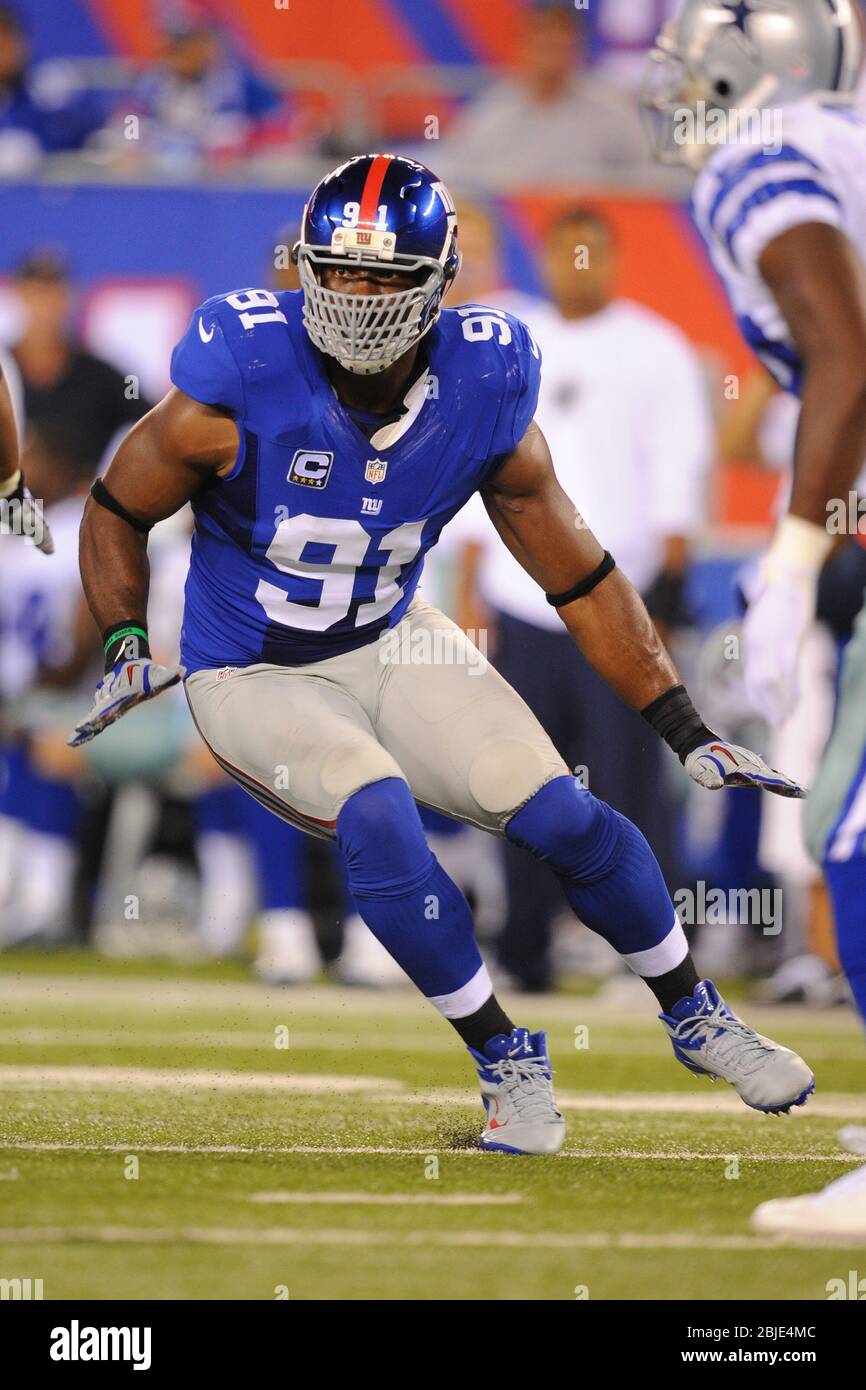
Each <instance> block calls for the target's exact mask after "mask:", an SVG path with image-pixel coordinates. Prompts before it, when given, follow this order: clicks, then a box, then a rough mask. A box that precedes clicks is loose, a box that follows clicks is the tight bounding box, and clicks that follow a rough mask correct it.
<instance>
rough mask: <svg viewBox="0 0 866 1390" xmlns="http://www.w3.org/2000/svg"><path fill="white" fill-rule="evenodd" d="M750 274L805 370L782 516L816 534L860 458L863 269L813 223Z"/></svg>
mask: <svg viewBox="0 0 866 1390" xmlns="http://www.w3.org/2000/svg"><path fill="white" fill-rule="evenodd" d="M758 268H759V270H760V272H761V275H762V276H763V278H764V280H765V281H766V283H767V285H768V286H769V288H770V289H771V290H772V292H773V295H774V297H775V299H776V302H777V303H778V305H779V308H780V309H781V311H782V313H783V315H784V317H785V321H786V322H787V324H788V327H789V329H790V330H791V334H792V336H793V338H794V341H795V343H796V344H797V348H798V351H799V353H800V356H801V358H802V360H803V364H804V368H805V376H804V385H803V409H802V412H801V415H800V427H799V431H798V434H797V446H796V452H795V460H794V490H793V493H792V496H791V506H790V511H791V513H792V515H793V516H796V517H800V518H802V519H803V520H804V521H808V522H812V523H813V524H814V525H817V526H820V527H821V528H822V529H823V528H825V527H826V524H827V502H828V500H829V499H830V498H844V499H846V498H847V494H848V491H849V489H851V488H852V487H853V486H854V482H855V479H856V477H857V474H858V473H859V471H860V469H861V467H862V465H863V459H864V458H866V286H864V272H863V267H862V266H861V265H860V263H859V260H858V258H857V254H856V252H855V250H854V248H853V246H852V245H851V243H850V242H849V240H848V238H847V237H846V236H845V235H844V233H843V232H840V231H839V230H838V228H836V227H830V226H826V225H825V224H824V223H817V222H816V223H804V224H803V225H801V226H799V227H792V228H791V230H790V231H787V232H784V233H783V234H782V235H781V236H779V237H776V238H775V240H773V241H771V242H770V244H769V245H768V246H767V247H766V248H765V249H764V251H763V253H762V255H761V257H760V260H759V262H758Z"/></svg>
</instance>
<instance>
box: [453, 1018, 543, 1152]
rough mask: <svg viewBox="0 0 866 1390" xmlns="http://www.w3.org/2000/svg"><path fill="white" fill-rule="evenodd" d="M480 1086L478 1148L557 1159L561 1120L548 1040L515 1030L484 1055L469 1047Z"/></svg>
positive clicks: (498, 1039) (495, 1040) (503, 1035)
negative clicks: (483, 1117) (481, 1118)
mask: <svg viewBox="0 0 866 1390" xmlns="http://www.w3.org/2000/svg"><path fill="white" fill-rule="evenodd" d="M469 1051H470V1052H471V1054H472V1058H473V1061H474V1062H475V1065H476V1067H477V1069H478V1079H479V1081H480V1082H481V1099H482V1100H483V1102H484V1109H485V1110H486V1112H487V1124H486V1125H485V1127H484V1132H483V1134H482V1135H481V1147H482V1149H491V1150H494V1151H497V1152H499V1153H507V1154H558V1153H559V1151H560V1149H561V1148H562V1146H563V1144H564V1142H565V1121H564V1119H563V1118H562V1115H561V1114H560V1113H559V1111H558V1110H557V1108H556V1097H555V1096H554V1094H553V1073H552V1070H551V1066H550V1059H549V1058H548V1055H547V1036H546V1034H544V1033H530V1031H529V1029H528V1028H514V1029H513V1030H512V1032H511V1033H510V1034H508V1033H500V1034H499V1036H498V1037H496V1038H491V1039H490V1041H489V1043H487V1046H486V1047H485V1049H484V1052H476V1051H475V1049H474V1047H470V1049H469Z"/></svg>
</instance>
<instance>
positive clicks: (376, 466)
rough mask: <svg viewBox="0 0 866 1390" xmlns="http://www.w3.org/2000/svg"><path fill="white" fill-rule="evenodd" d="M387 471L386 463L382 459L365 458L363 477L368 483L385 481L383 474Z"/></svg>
mask: <svg viewBox="0 0 866 1390" xmlns="http://www.w3.org/2000/svg"><path fill="white" fill-rule="evenodd" d="M387 472H388V465H387V463H386V462H385V460H384V459H367V466H366V468H365V469H364V477H365V479H366V480H367V482H368V483H382V482H384V481H385V474H386V473H387Z"/></svg>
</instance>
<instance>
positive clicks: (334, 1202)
mask: <svg viewBox="0 0 866 1390" xmlns="http://www.w3.org/2000/svg"><path fill="white" fill-rule="evenodd" d="M524 1200H525V1199H524V1197H523V1196H522V1195H521V1194H520V1193H519V1192H503V1193H495V1192H476V1193H473V1192H452V1193H447V1192H445V1193H441V1194H438V1195H437V1194H436V1193H435V1192H430V1193H426V1192H251V1193H250V1195H249V1196H248V1197H247V1201H248V1202H258V1203H260V1204H261V1205H263V1206H271V1205H275V1206H295V1205H299V1206H309V1205H311V1204H312V1205H314V1206H347V1207H348V1206H366V1207H511V1206H516V1205H517V1204H518V1203H520V1202H522V1201H524Z"/></svg>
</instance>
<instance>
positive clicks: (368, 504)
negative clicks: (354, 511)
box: [361, 497, 382, 516]
mask: <svg viewBox="0 0 866 1390" xmlns="http://www.w3.org/2000/svg"><path fill="white" fill-rule="evenodd" d="M381 510H382V499H381V497H362V498H361V511H362V512H364V514H365V515H366V516H378V515H379V513H380V511H381Z"/></svg>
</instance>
